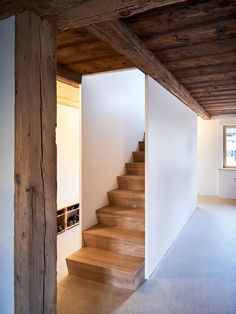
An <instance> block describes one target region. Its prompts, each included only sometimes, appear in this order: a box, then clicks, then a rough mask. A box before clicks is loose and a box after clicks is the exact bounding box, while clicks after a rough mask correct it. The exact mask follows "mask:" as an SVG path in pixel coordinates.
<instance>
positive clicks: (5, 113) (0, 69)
mask: <svg viewBox="0 0 236 314" xmlns="http://www.w3.org/2000/svg"><path fill="white" fill-rule="evenodd" d="M14 45H15V19H14V18H9V19H7V20H3V21H0V151H1V154H0V173H1V180H0V200H1V207H0V216H1V227H0V278H1V283H0V290H1V293H0V313H6V314H8V313H9V314H10V313H14V104H15V74H14V71H15V61H14V55H15V47H14Z"/></svg>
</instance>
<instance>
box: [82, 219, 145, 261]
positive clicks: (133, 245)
mask: <svg viewBox="0 0 236 314" xmlns="http://www.w3.org/2000/svg"><path fill="white" fill-rule="evenodd" d="M83 238H84V243H85V246H88V247H94V248H98V249H102V250H109V251H112V252H116V253H120V254H127V255H130V256H137V257H142V258H144V232H143V231H139V230H129V229H121V228H118V227H106V226H102V225H96V226H94V227H92V228H90V229H88V230H85V231H84V232H83ZM124 262H125V261H124Z"/></svg>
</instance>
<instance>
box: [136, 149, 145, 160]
mask: <svg viewBox="0 0 236 314" xmlns="http://www.w3.org/2000/svg"><path fill="white" fill-rule="evenodd" d="M133 160H134V162H144V161H145V152H144V151H141V152H133Z"/></svg>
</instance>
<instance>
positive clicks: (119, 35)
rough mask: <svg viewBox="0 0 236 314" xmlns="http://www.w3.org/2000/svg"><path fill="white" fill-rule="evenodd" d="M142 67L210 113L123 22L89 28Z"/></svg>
mask: <svg viewBox="0 0 236 314" xmlns="http://www.w3.org/2000/svg"><path fill="white" fill-rule="evenodd" d="M87 28H88V30H89V31H90V32H92V33H93V34H94V35H95V36H97V37H98V38H99V39H101V40H103V41H105V42H106V43H108V44H109V45H111V46H112V47H113V49H115V50H116V51H117V52H118V53H120V54H122V55H123V56H124V57H125V58H126V59H127V60H129V61H131V62H132V64H133V65H135V66H136V67H137V68H138V69H140V70H141V71H143V72H144V73H145V74H147V75H149V76H151V77H152V78H153V79H154V80H156V81H157V82H158V83H160V84H161V85H162V86H163V87H165V88H166V89H167V90H168V91H169V92H171V93H172V94H174V95H175V96H176V97H178V98H179V99H180V100H181V101H182V102H184V103H185V104H186V105H187V106H188V107H189V108H190V109H192V110H193V111H195V112H196V113H197V114H198V115H199V116H201V117H202V118H204V119H210V116H209V114H208V113H207V112H206V111H205V110H204V108H203V107H202V106H200V105H199V104H198V102H197V101H196V100H195V99H194V98H193V97H192V95H191V94H190V93H189V92H188V91H187V90H186V89H185V88H184V87H183V85H181V84H180V83H179V82H178V81H177V79H176V78H175V77H174V76H173V74H172V73H171V72H170V71H169V70H168V69H167V68H166V67H165V66H164V65H163V64H162V63H161V62H160V61H159V60H158V59H157V58H156V57H155V55H154V54H153V53H152V52H151V51H150V50H149V49H148V48H147V47H146V45H145V44H144V43H143V42H142V41H141V40H140V39H139V38H138V37H137V36H136V35H135V34H134V33H133V32H132V31H131V30H130V29H129V28H128V27H127V26H126V25H125V24H124V23H123V22H121V21H118V20H116V21H110V22H102V23H98V24H94V25H90V26H88V27H87Z"/></svg>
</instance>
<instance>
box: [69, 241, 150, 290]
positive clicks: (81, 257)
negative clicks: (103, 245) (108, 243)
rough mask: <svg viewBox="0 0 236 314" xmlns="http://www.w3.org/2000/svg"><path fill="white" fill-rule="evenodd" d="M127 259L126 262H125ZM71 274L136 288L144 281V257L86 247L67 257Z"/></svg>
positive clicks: (127, 287) (122, 286)
mask: <svg viewBox="0 0 236 314" xmlns="http://www.w3.org/2000/svg"><path fill="white" fill-rule="evenodd" d="M124 260H125V263H124ZM67 265H68V269H69V270H70V274H71V275H76V276H80V277H84V278H87V279H91V280H96V281H101V282H106V283H108V284H111V285H115V286H118V287H121V288H126V289H132V290H136V289H137V288H138V287H139V285H140V282H143V281H144V259H143V258H138V257H133V256H129V255H124V254H119V253H114V252H111V251H107V250H101V249H97V248H92V247H85V248H83V250H80V251H78V252H75V253H74V254H72V255H71V256H70V257H68V258H67Z"/></svg>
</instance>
